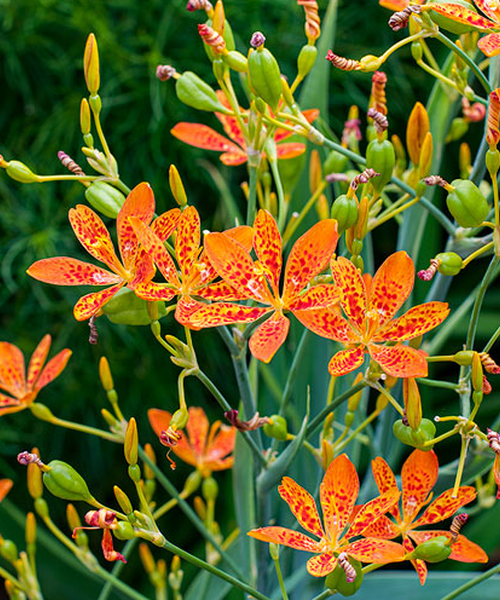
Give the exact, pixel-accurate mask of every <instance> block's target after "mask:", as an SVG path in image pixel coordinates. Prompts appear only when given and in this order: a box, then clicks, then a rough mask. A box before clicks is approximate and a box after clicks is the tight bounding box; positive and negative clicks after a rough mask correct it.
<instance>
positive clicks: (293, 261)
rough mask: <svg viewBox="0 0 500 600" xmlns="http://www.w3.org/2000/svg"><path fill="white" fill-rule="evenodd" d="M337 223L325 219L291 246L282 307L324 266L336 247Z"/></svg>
mask: <svg viewBox="0 0 500 600" xmlns="http://www.w3.org/2000/svg"><path fill="white" fill-rule="evenodd" d="M337 240H338V234H337V222H336V221H335V220H334V219H324V220H323V221H320V222H319V223H316V225H313V226H312V227H311V229H309V230H308V231H306V233H304V235H302V236H301V237H299V239H298V240H297V241H296V242H295V244H294V245H293V248H292V249H291V251H290V255H289V257H288V260H287V263H286V268H285V280H284V284H283V303H284V304H285V306H286V305H288V304H290V302H291V301H292V300H293V299H295V298H296V297H297V296H298V295H299V294H300V292H301V291H302V290H303V289H304V288H305V286H306V285H307V284H308V283H309V282H310V281H311V279H312V278H313V277H315V276H316V275H318V274H319V273H321V271H323V269H324V268H325V267H326V266H327V264H328V261H329V260H330V258H331V256H332V254H333V252H334V250H335V248H336V246H337Z"/></svg>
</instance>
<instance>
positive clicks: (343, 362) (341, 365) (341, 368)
mask: <svg viewBox="0 0 500 600" xmlns="http://www.w3.org/2000/svg"><path fill="white" fill-rule="evenodd" d="M364 360H365V349H364V348H363V346H357V347H356V348H349V349H348V350H341V351H340V352H337V354H334V355H333V357H332V358H331V360H330V362H329V363H328V372H329V373H330V375H331V376H332V377H340V376H341V375H345V374H346V373H350V372H351V371H354V370H355V369H357V368H358V367H361V365H362V364H363V362H364Z"/></svg>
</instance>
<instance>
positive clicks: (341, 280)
mask: <svg viewBox="0 0 500 600" xmlns="http://www.w3.org/2000/svg"><path fill="white" fill-rule="evenodd" d="M330 266H331V268H332V274H333V279H334V281H335V283H336V284H337V286H338V287H339V288H340V289H341V290H342V294H343V297H342V299H341V300H340V304H341V305H342V309H343V310H344V312H345V314H346V316H347V318H348V319H349V321H350V322H351V323H352V324H353V325H355V326H356V328H357V329H358V331H360V332H362V331H363V329H364V324H365V313H366V309H367V298H366V288H365V283H364V281H363V278H362V277H361V274H360V272H359V271H358V269H357V268H356V267H355V266H354V265H353V264H352V262H351V261H350V260H348V259H347V258H344V257H343V256H339V258H337V260H332V262H331V263H330Z"/></svg>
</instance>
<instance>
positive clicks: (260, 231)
mask: <svg viewBox="0 0 500 600" xmlns="http://www.w3.org/2000/svg"><path fill="white" fill-rule="evenodd" d="M253 229H254V236H253V247H254V248H255V253H256V254H257V259H258V260H259V262H260V263H261V265H262V266H263V267H264V270H265V271H264V272H265V275H266V277H267V279H268V280H269V281H270V282H271V287H272V288H273V290H276V292H275V293H276V294H277V293H278V292H277V290H278V288H279V283H280V275H281V267H282V264H283V259H282V256H281V236H280V232H279V231H278V226H277V225H276V221H275V220H274V218H273V217H272V216H271V214H270V213H268V212H267V210H259V212H258V213H257V217H256V218H255V221H254V224H253Z"/></svg>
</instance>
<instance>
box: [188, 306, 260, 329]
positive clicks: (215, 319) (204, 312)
mask: <svg viewBox="0 0 500 600" xmlns="http://www.w3.org/2000/svg"><path fill="white" fill-rule="evenodd" d="M270 310H271V309H269V308H257V307H253V306H242V305H241V304H232V303H229V302H218V303H216V304H209V305H207V304H203V305H202V308H200V309H199V310H197V311H196V312H195V313H193V315H192V316H191V317H190V320H189V321H190V324H191V325H192V326H194V327H198V328H203V327H219V326H220V325H231V324H232V323H252V322H253V321H256V320H257V319H259V318H260V317H262V316H263V315H265V314H266V313H268V312H270Z"/></svg>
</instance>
